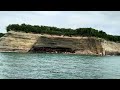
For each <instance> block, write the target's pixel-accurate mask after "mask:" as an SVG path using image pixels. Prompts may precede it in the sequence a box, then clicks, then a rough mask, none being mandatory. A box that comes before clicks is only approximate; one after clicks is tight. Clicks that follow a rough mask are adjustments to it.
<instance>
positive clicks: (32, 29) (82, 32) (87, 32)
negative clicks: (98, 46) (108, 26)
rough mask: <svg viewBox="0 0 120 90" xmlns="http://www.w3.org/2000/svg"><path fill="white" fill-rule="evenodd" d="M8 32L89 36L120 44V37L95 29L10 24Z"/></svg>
mask: <svg viewBox="0 0 120 90" xmlns="http://www.w3.org/2000/svg"><path fill="white" fill-rule="evenodd" d="M6 29H7V32H8V31H11V30H12V31H17V32H19V31H22V32H26V33H35V34H50V35H64V36H70V37H72V36H83V37H84V36H89V37H99V38H103V39H106V40H109V41H114V42H120V36H113V35H109V34H106V33H105V32H103V31H102V30H100V31H99V30H96V29H93V28H77V29H71V28H67V29H66V28H57V27H50V26H38V25H34V26H33V25H29V24H21V25H19V24H10V25H8V26H7V28H6Z"/></svg>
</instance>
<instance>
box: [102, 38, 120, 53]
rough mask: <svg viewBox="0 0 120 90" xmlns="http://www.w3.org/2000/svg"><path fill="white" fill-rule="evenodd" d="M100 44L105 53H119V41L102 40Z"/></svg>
mask: <svg viewBox="0 0 120 90" xmlns="http://www.w3.org/2000/svg"><path fill="white" fill-rule="evenodd" d="M101 45H102V47H103V49H104V50H103V52H104V54H105V55H120V43H115V42H111V41H106V40H103V41H102V42H101Z"/></svg>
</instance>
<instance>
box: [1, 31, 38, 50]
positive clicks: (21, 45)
mask: <svg viewBox="0 0 120 90" xmlns="http://www.w3.org/2000/svg"><path fill="white" fill-rule="evenodd" d="M37 38H38V36H37V35H34V34H27V33H21V32H13V31H10V32H8V33H7V34H5V35H4V36H3V37H1V38H0V52H28V51H29V50H30V48H31V47H32V46H33V44H34V43H35V42H36V40H37Z"/></svg>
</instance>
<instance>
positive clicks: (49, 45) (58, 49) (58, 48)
mask: <svg viewBox="0 0 120 90" xmlns="http://www.w3.org/2000/svg"><path fill="white" fill-rule="evenodd" d="M59 43H60V40H59V41H58V39H57V40H56V39H53V38H48V37H44V36H41V37H40V38H39V39H38V40H37V42H36V43H35V44H34V45H33V47H32V48H31V49H30V50H29V52H41V53H48V52H50V53H75V51H74V50H72V49H71V48H69V47H65V46H62V45H60V44H59Z"/></svg>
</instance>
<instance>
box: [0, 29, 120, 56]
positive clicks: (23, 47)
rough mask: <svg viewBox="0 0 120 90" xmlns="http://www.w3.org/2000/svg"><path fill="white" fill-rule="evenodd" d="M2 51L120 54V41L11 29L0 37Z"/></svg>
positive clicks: (0, 49)
mask: <svg viewBox="0 0 120 90" xmlns="http://www.w3.org/2000/svg"><path fill="white" fill-rule="evenodd" d="M0 52H51V53H74V54H86V55H114V54H115V55H119V54H120V43H115V42H110V41H106V40H102V39H98V38H95V37H67V36H55V35H45V34H44V35H41V34H32V33H22V32H13V31H9V32H8V33H7V34H5V35H4V36H3V37H1V38H0Z"/></svg>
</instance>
